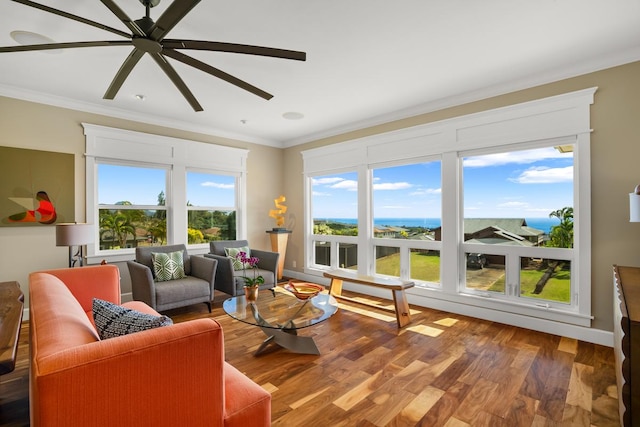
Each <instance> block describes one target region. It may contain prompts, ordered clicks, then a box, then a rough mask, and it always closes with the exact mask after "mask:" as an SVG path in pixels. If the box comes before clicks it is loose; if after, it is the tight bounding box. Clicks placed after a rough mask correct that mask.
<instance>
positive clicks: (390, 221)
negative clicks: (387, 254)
mask: <svg viewBox="0 0 640 427" xmlns="http://www.w3.org/2000/svg"><path fill="white" fill-rule="evenodd" d="M315 221H328V222H340V223H342V224H356V223H357V220H356V219H355V218H315ZM525 221H526V222H527V225H528V226H529V227H533V228H537V229H538V230H542V231H544V232H545V233H547V234H549V232H550V231H551V227H552V226H554V225H558V224H560V220H559V219H558V218H544V217H543V218H525ZM374 225H376V226H380V227H383V226H387V227H425V228H430V229H433V228H437V227H440V218H378V219H376V220H374Z"/></svg>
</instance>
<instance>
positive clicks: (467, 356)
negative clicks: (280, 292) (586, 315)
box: [0, 294, 619, 427]
mask: <svg viewBox="0 0 640 427" xmlns="http://www.w3.org/2000/svg"><path fill="white" fill-rule="evenodd" d="M350 295H351V296H352V297H358V295H356V294H350ZM225 298H226V296H224V295H223V294H220V296H219V297H216V301H215V304H214V310H213V313H211V314H209V313H208V312H207V309H206V307H205V305H204V304H200V305H196V306H191V307H187V308H185V309H179V310H172V311H168V312H166V314H167V315H169V316H170V317H172V318H173V320H174V321H175V322H182V321H187V320H190V319H193V318H198V317H214V318H216V319H217V320H218V321H219V322H220V324H221V325H222V327H223V328H224V333H225V348H226V356H227V360H228V361H229V362H231V363H232V364H233V365H234V366H236V367H237V368H238V369H239V370H240V371H242V372H244V373H245V374H246V375H247V376H249V377H250V378H252V379H253V380H254V381H255V382H257V383H258V384H260V385H261V386H263V387H264V388H265V389H267V390H268V391H270V392H271V393H272V419H273V425H274V426H287V427H289V426H305V427H306V426H323V427H324V426H360V427H365V426H429V427H431V426H449V427H452V426H456V427H457V426H491V427H497V426H506V427H515V426H619V419H618V409H617V408H618V406H617V405H618V401H617V398H616V396H617V394H616V385H615V384H616V380H615V372H614V356H613V350H612V349H611V348H607V347H603V346H599V345H594V344H590V343H586V342H581V341H576V340H573V339H567V338H562V337H559V336H554V335H549V334H544V333H539V332H533V331H529V330H526V329H521V328H516V327H513V326H507V325H502V324H498V323H493V322H488V321H483V320H478V319H474V318H470V317H465V316H459V315H454V314H451V313H446V312H441V311H436V310H430V309H425V308H421V307H415V306H412V307H411V308H412V316H413V319H412V320H413V321H412V323H411V324H410V325H409V326H407V327H405V328H404V329H402V330H398V329H397V326H396V321H395V317H393V316H392V315H391V316H390V315H389V314H388V313H384V312H382V311H379V310H375V309H367V308H363V307H361V306H357V305H354V304H342V303H341V304H340V307H341V308H340V309H339V310H338V312H337V313H336V314H335V315H334V316H333V317H332V318H330V319H329V320H327V321H325V322H323V323H321V324H319V325H316V326H313V327H311V328H308V329H306V330H303V331H301V332H300V334H301V335H308V336H313V337H314V339H315V341H316V343H317V344H318V347H319V348H320V351H321V353H322V354H321V355H320V356H311V355H300V354H293V353H290V352H289V351H287V350H283V349H276V348H273V349H272V350H270V351H267V352H266V353H265V354H263V355H261V356H259V357H254V356H253V352H254V351H255V350H256V349H257V347H258V346H259V345H260V344H261V343H262V341H263V340H264V338H265V336H264V334H263V333H262V332H261V331H260V330H259V329H258V328H256V327H255V326H251V325H246V324H244V323H241V322H238V321H235V320H233V319H231V318H230V317H229V316H227V315H226V314H224V312H223V310H222V301H223V300H224V299H225ZM367 299H368V300H372V301H378V302H379V303H380V304H383V305H389V304H391V303H390V302H389V301H385V300H378V299H375V298H369V297H367ZM28 335H29V334H28V326H27V325H26V324H24V325H23V330H22V333H21V339H20V347H19V355H18V366H17V368H16V370H15V371H14V372H12V373H11V374H7V375H5V376H3V377H2V378H0V380H1V381H0V425H2V426H27V425H29V421H28V417H29V415H28ZM228 397H229V396H228Z"/></svg>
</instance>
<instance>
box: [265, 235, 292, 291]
mask: <svg viewBox="0 0 640 427" xmlns="http://www.w3.org/2000/svg"><path fill="white" fill-rule="evenodd" d="M267 233H269V236H270V237H271V250H272V251H273V252H278V253H279V254H280V258H279V259H278V280H280V279H282V270H283V269H284V257H285V255H286V254H287V241H288V240H289V234H291V230H286V229H284V228H274V229H273V230H267Z"/></svg>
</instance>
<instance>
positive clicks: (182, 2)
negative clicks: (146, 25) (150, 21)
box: [149, 0, 200, 41]
mask: <svg viewBox="0 0 640 427" xmlns="http://www.w3.org/2000/svg"><path fill="white" fill-rule="evenodd" d="M198 3H200V0H173V3H171V4H170V5H169V7H168V8H167V9H166V10H165V11H164V13H163V14H162V15H161V16H160V18H158V20H157V22H156V23H155V24H154V25H153V27H151V30H150V31H149V37H150V38H152V39H153V40H156V41H159V40H162V39H163V38H164V37H165V36H166V35H167V33H168V32H169V31H171V30H172V29H173V27H175V26H176V24H177V23H178V22H180V20H182V18H184V17H185V16H186V15H187V13H189V12H190V11H191V9H193V8H194V7H196V5H197V4H198Z"/></svg>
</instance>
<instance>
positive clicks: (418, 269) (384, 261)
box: [376, 252, 440, 283]
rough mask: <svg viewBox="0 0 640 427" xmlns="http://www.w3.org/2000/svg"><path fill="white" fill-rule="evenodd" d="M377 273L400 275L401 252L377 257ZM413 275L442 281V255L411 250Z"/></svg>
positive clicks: (418, 278) (428, 280) (415, 277)
mask: <svg viewBox="0 0 640 427" xmlns="http://www.w3.org/2000/svg"><path fill="white" fill-rule="evenodd" d="M376 273H377V274H386V275H389V276H400V254H392V255H388V256H386V257H383V258H378V259H376ZM411 277H413V278H414V279H417V280H424V281H425V282H436V283H439V282H440V257H439V256H438V255H437V254H436V253H434V252H411Z"/></svg>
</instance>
